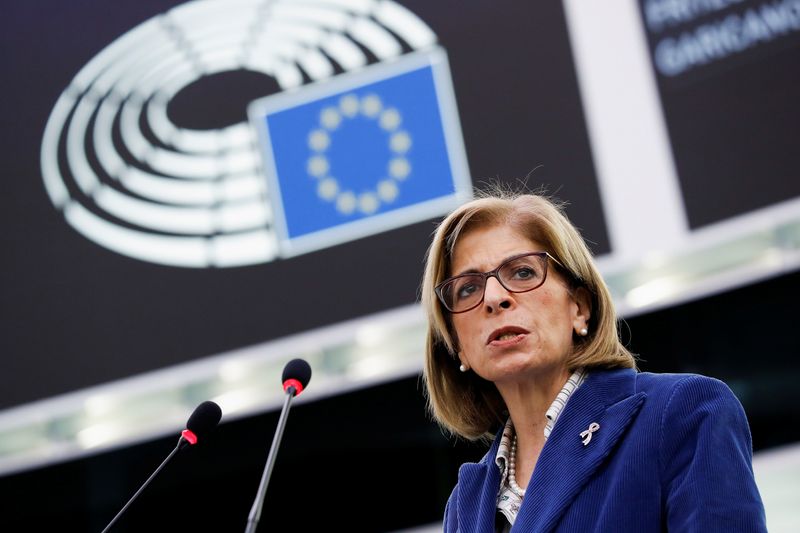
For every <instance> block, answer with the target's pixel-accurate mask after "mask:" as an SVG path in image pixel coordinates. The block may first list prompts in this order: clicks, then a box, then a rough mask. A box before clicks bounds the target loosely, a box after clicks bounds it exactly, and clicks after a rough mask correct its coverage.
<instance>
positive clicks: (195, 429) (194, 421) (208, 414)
mask: <svg viewBox="0 0 800 533" xmlns="http://www.w3.org/2000/svg"><path fill="white" fill-rule="evenodd" d="M220 419H222V409H220V407H219V405H217V404H215V403H214V402H211V401H207V402H203V403H201V404H200V405H198V406H197V408H195V410H194V412H193V413H192V416H190V417H189V420H188V421H187V422H186V430H184V432H183V437H184V438H185V439H186V440H187V441H189V443H190V444H194V443H196V442H197V441H198V440H200V439H202V438H205V436H206V435H208V434H209V433H211V432H212V431H213V430H214V428H215V427H217V424H219V421H220ZM192 440H194V442H192Z"/></svg>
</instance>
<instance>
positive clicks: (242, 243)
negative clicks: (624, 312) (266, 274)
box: [210, 230, 278, 267]
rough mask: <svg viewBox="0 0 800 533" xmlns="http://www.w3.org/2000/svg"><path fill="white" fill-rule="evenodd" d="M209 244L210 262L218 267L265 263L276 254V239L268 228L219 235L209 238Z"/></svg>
mask: <svg viewBox="0 0 800 533" xmlns="http://www.w3.org/2000/svg"><path fill="white" fill-rule="evenodd" d="M210 245H211V257H212V259H211V260H212V264H213V265H214V266H218V267H233V266H242V265H253V264H257V263H265V262H267V261H272V260H273V259H275V258H276V257H277V255H278V243H277V239H276V237H275V234H274V233H273V232H270V231H268V230H259V231H251V232H247V233H239V234H235V235H219V236H216V237H213V238H212V239H211V243H210Z"/></svg>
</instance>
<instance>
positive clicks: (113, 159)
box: [92, 98, 128, 178]
mask: <svg viewBox="0 0 800 533" xmlns="http://www.w3.org/2000/svg"><path fill="white" fill-rule="evenodd" d="M118 109H119V102H118V101H116V99H110V98H106V99H105V100H103V102H102V103H101V104H100V107H99V108H98V110H97V116H96V117H95V119H94V129H93V130H92V140H93V142H94V151H95V154H96V155H97V160H98V161H99V162H100V166H102V167H103V169H105V171H106V172H107V173H108V175H109V176H111V177H114V178H116V177H117V176H118V175H119V173H120V172H122V170H123V169H124V168H125V167H127V166H128V164H127V163H126V162H125V161H124V160H123V159H122V158H121V157H120V156H119V154H118V153H117V149H116V148H115V147H114V141H113V138H112V135H113V131H112V130H113V127H114V117H116V114H117V110H118Z"/></svg>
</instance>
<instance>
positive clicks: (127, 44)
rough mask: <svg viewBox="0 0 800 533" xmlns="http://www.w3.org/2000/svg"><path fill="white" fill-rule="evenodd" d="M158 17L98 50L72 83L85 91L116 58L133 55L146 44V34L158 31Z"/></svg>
mask: <svg viewBox="0 0 800 533" xmlns="http://www.w3.org/2000/svg"><path fill="white" fill-rule="evenodd" d="M160 17H161V15H158V16H156V17H154V18H152V19H150V20H147V21H145V22H143V23H141V24H139V25H138V26H136V27H134V28H132V29H130V30H128V31H127V32H126V33H124V34H123V35H121V36H120V37H118V38H117V39H116V40H115V41H114V42H112V43H111V44H109V45H108V46H106V47H105V48H103V49H102V50H100V52H98V54H97V55H96V56H94V57H93V58H92V59H91V60H90V61H89V62H88V63H87V64H86V65H84V66H83V68H81V70H80V71H78V74H76V75H75V77H74V78H73V80H72V81H73V83H74V84H75V85H76V86H79V87H81V88H82V89H84V90H85V89H86V88H88V87H90V86H91V85H92V83H93V82H94V80H95V79H96V78H97V77H98V76H99V75H100V73H101V72H102V71H104V70H105V69H106V68H108V66H109V65H112V64H114V63H115V62H116V61H117V60H118V58H120V57H125V56H126V55H128V54H131V53H132V54H135V53H136V49H137V48H138V47H139V46H140V45H141V43H142V42H147V39H146V35H147V33H148V32H153V31H154V30H156V31H157V30H159V29H160V27H159V23H158V19H159V18H160Z"/></svg>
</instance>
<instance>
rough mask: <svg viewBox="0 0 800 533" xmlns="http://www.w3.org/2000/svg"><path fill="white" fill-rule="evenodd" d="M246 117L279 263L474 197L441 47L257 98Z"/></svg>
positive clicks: (433, 213)
mask: <svg viewBox="0 0 800 533" xmlns="http://www.w3.org/2000/svg"><path fill="white" fill-rule="evenodd" d="M249 116H250V121H251V123H253V124H254V125H255V127H256V129H257V130H258V133H259V137H258V139H259V148H260V151H261V154H262V157H263V163H264V171H265V173H266V174H267V179H268V182H269V187H268V190H269V192H270V199H271V202H272V208H273V215H274V220H275V230H276V232H277V235H278V241H279V247H280V251H281V255H283V256H285V257H286V256H292V255H297V254H301V253H306V252H309V251H312V250H316V249H320V248H324V247H328V246H332V245H335V244H338V243H342V242H346V241H350V240H354V239H357V238H361V237H364V236H367V235H371V234H375V233H379V232H382V231H386V230H388V229H391V228H396V227H400V226H403V225H407V224H411V223H414V222H418V221H421V220H425V219H427V218H431V217H435V216H438V215H441V214H443V213H445V212H447V211H448V210H450V209H452V208H453V207H454V206H456V205H458V204H459V203H461V202H463V201H464V200H466V199H467V198H469V197H470V196H471V194H472V193H471V183H470V180H469V174H468V170H467V163H466V156H465V151H464V146H463V140H462V136H461V131H460V126H459V122H458V114H457V110H456V104H455V96H454V94H453V88H452V83H451V79H450V72H449V69H448V66H447V57H446V55H445V53H444V51H443V50H441V49H434V50H431V51H427V52H419V53H414V54H408V55H405V56H401V57H400V58H398V59H396V60H394V61H391V62H385V63H379V64H376V65H373V66H370V67H367V68H365V69H363V70H361V71H360V72H355V73H347V74H342V75H339V76H337V77H335V78H333V79H330V80H326V81H325V82H320V83H317V84H314V85H308V86H303V87H300V88H298V89H296V90H293V91H290V92H284V93H280V94H276V95H272V96H268V97H265V98H262V99H260V100H257V101H255V102H253V103H252V104H251V106H250V108H249Z"/></svg>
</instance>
